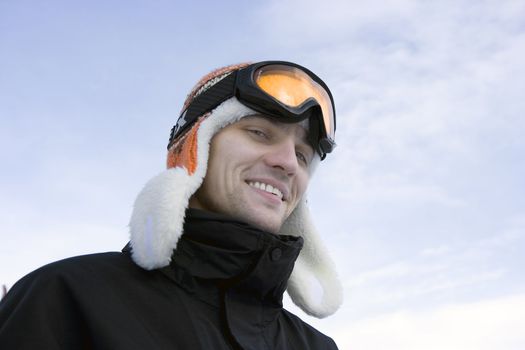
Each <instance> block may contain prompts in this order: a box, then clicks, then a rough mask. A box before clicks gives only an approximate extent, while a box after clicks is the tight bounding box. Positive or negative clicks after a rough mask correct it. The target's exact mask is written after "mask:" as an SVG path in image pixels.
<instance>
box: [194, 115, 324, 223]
mask: <svg viewBox="0 0 525 350" xmlns="http://www.w3.org/2000/svg"><path fill="white" fill-rule="evenodd" d="M306 138H307V131H306V130H305V129H304V127H303V126H301V125H300V124H298V123H296V124H286V123H281V122H277V121H275V120H272V119H269V118H265V117H262V116H250V117H244V118H242V119H241V120H240V121H238V122H236V123H234V124H231V125H229V126H227V127H225V128H223V129H221V130H220V131H219V132H218V133H217V134H215V136H214V137H213V138H212V140H211V145H210V155H209V161H208V169H207V172H206V176H205V178H204V181H203V183H202V185H201V187H200V188H199V189H198V190H197V192H195V194H194V195H193V196H192V197H191V198H190V202H189V206H190V207H192V208H198V209H204V210H208V211H212V212H216V213H220V214H225V215H229V216H231V217H233V218H236V219H239V220H241V221H244V222H246V223H249V224H252V225H254V226H256V227H258V228H260V229H263V230H265V231H268V232H272V233H278V232H279V230H280V228H281V225H282V224H283V222H284V221H285V220H286V218H287V217H288V216H289V215H290V214H291V212H292V211H293V210H294V209H295V207H296V206H297V204H298V203H299V200H300V199H301V198H302V196H303V194H304V192H305V191H306V187H307V186H308V181H309V167H310V164H311V162H312V159H313V157H314V151H313V149H312V147H311V146H310V144H309V143H308V141H307V139H306Z"/></svg>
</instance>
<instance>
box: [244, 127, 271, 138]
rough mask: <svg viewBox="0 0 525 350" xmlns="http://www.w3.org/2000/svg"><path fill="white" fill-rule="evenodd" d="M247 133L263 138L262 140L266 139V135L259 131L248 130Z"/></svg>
mask: <svg viewBox="0 0 525 350" xmlns="http://www.w3.org/2000/svg"><path fill="white" fill-rule="evenodd" d="M248 132H249V133H251V134H252V135H254V136H256V137H259V138H263V139H267V138H268V135H267V134H266V133H265V132H264V131H262V130H260V129H248Z"/></svg>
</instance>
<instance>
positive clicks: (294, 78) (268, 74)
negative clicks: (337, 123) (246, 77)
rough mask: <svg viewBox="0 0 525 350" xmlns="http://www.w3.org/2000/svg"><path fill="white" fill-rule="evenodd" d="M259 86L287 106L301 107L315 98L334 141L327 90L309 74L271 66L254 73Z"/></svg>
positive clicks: (282, 66)
mask: <svg viewBox="0 0 525 350" xmlns="http://www.w3.org/2000/svg"><path fill="white" fill-rule="evenodd" d="M254 80H255V83H256V84H257V86H258V87H259V88H260V89H261V90H262V91H264V92H265V93H267V94H268V95H270V96H272V97H273V98H275V99H276V100H277V101H279V102H281V103H282V104H284V105H285V106H288V107H291V108H294V107H299V106H300V105H301V104H303V103H304V102H306V101H307V100H308V99H310V98H313V99H315V101H316V102H317V103H318V104H319V105H320V107H321V112H322V114H323V122H324V126H325V130H326V133H327V136H328V137H329V138H330V139H332V140H333V139H334V136H335V135H334V134H335V130H334V113H333V106H332V101H331V99H330V96H329V95H328V93H327V92H326V90H325V89H324V88H323V87H322V86H321V85H320V84H319V83H317V82H316V81H315V80H313V79H312V78H311V77H310V76H309V75H308V74H307V73H305V72H304V71H302V70H300V69H299V68H296V67H291V66H285V65H269V66H263V67H261V68H259V69H258V70H257V71H255V73H254Z"/></svg>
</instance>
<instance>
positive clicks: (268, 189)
mask: <svg viewBox="0 0 525 350" xmlns="http://www.w3.org/2000/svg"><path fill="white" fill-rule="evenodd" d="M248 185H250V186H252V187H255V188H257V189H259V190H262V191H266V192H268V193H271V194H273V195H275V196H277V197H278V198H279V199H280V200H282V199H283V193H282V192H281V191H280V190H279V189H278V188H275V187H273V186H272V185H268V184H265V183H263V182H258V181H255V182H253V181H250V182H248Z"/></svg>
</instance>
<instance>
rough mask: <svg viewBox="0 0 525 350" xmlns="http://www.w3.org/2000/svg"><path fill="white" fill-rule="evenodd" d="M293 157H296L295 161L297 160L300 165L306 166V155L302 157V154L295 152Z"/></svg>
mask: <svg viewBox="0 0 525 350" xmlns="http://www.w3.org/2000/svg"><path fill="white" fill-rule="evenodd" d="M295 155H296V156H297V159H299V161H300V162H301V163H303V164H304V165H308V157H307V156H306V155H304V154H303V153H301V152H299V151H297V152H295Z"/></svg>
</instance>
